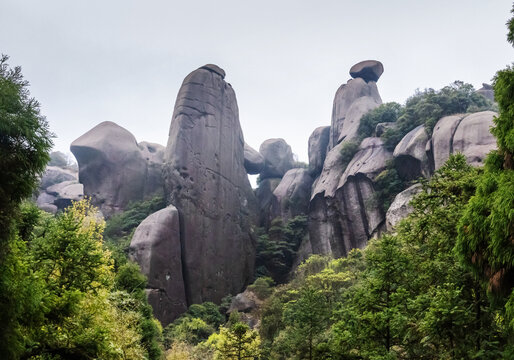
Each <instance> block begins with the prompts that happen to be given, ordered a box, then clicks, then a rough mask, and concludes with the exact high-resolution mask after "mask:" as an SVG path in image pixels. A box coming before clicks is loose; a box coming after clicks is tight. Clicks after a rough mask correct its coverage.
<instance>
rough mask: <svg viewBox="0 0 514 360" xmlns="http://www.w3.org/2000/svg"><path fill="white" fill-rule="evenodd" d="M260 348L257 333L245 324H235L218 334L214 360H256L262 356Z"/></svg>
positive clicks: (222, 328)
mask: <svg viewBox="0 0 514 360" xmlns="http://www.w3.org/2000/svg"><path fill="white" fill-rule="evenodd" d="M211 341H212V339H211ZM259 346H260V338H259V334H258V333H257V331H255V330H251V329H250V327H249V326H248V325H247V324H245V323H242V322H235V323H234V324H232V325H231V326H230V327H228V328H226V327H221V328H220V332H219V334H216V337H215V348H216V351H215V353H214V359H216V360H225V359H226V360H236V359H237V360H241V359H255V358H258V357H259V354H260V349H259Z"/></svg>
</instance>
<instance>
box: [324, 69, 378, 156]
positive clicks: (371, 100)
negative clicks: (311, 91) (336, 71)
mask: <svg viewBox="0 0 514 360" xmlns="http://www.w3.org/2000/svg"><path fill="white" fill-rule="evenodd" d="M380 104H382V99H381V98H380V94H379V93H378V89H377V84H376V83H375V82H373V81H370V82H368V83H366V81H365V80H364V79H361V78H356V79H352V80H349V81H348V83H346V84H343V85H341V87H339V89H338V90H337V92H336V95H335V98H334V106H333V109H332V123H331V127H330V140H329V149H332V148H333V147H335V146H336V145H337V144H338V143H339V142H341V141H351V140H355V139H356V138H357V130H358V128H359V124H360V119H361V118H362V116H363V115H364V114H366V113H367V112H368V111H370V110H372V109H374V108H376V107H377V106H379V105H380Z"/></svg>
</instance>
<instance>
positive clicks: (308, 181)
mask: <svg viewBox="0 0 514 360" xmlns="http://www.w3.org/2000/svg"><path fill="white" fill-rule="evenodd" d="M311 186H312V177H311V176H310V175H309V171H308V170H307V169H291V170H289V171H288V172H286V174H285V175H284V177H283V178H282V181H280V184H279V185H278V186H277V188H276V189H275V190H274V191H273V195H274V197H275V199H276V201H277V206H276V209H277V210H278V212H279V213H278V215H280V216H281V217H282V219H283V220H284V222H287V220H289V219H291V218H293V217H295V216H298V215H302V214H307V213H308V212H309V200H310V195H311Z"/></svg>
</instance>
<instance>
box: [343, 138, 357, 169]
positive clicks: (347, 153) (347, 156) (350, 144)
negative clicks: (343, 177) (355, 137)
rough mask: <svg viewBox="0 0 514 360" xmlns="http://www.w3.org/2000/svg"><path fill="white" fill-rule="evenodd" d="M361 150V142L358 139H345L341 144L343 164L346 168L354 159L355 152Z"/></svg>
mask: <svg viewBox="0 0 514 360" xmlns="http://www.w3.org/2000/svg"><path fill="white" fill-rule="evenodd" d="M357 151H359V142H357V141H345V142H344V143H343V145H342V146H341V164H342V167H343V168H346V167H347V166H348V164H350V161H352V159H353V157H354V156H355V154H357Z"/></svg>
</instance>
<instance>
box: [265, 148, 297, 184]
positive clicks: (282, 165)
mask: <svg viewBox="0 0 514 360" xmlns="http://www.w3.org/2000/svg"><path fill="white" fill-rule="evenodd" d="M259 152H260V153H261V155H262V156H263V157H264V169H263V170H262V172H261V179H266V178H276V177H282V176H284V174H285V173H286V171H287V170H289V169H292V168H293V162H294V159H293V152H292V151H291V146H289V145H288V144H287V143H286V141H285V140H284V139H268V140H266V141H264V142H263V143H262V144H261V146H260V148H259Z"/></svg>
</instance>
